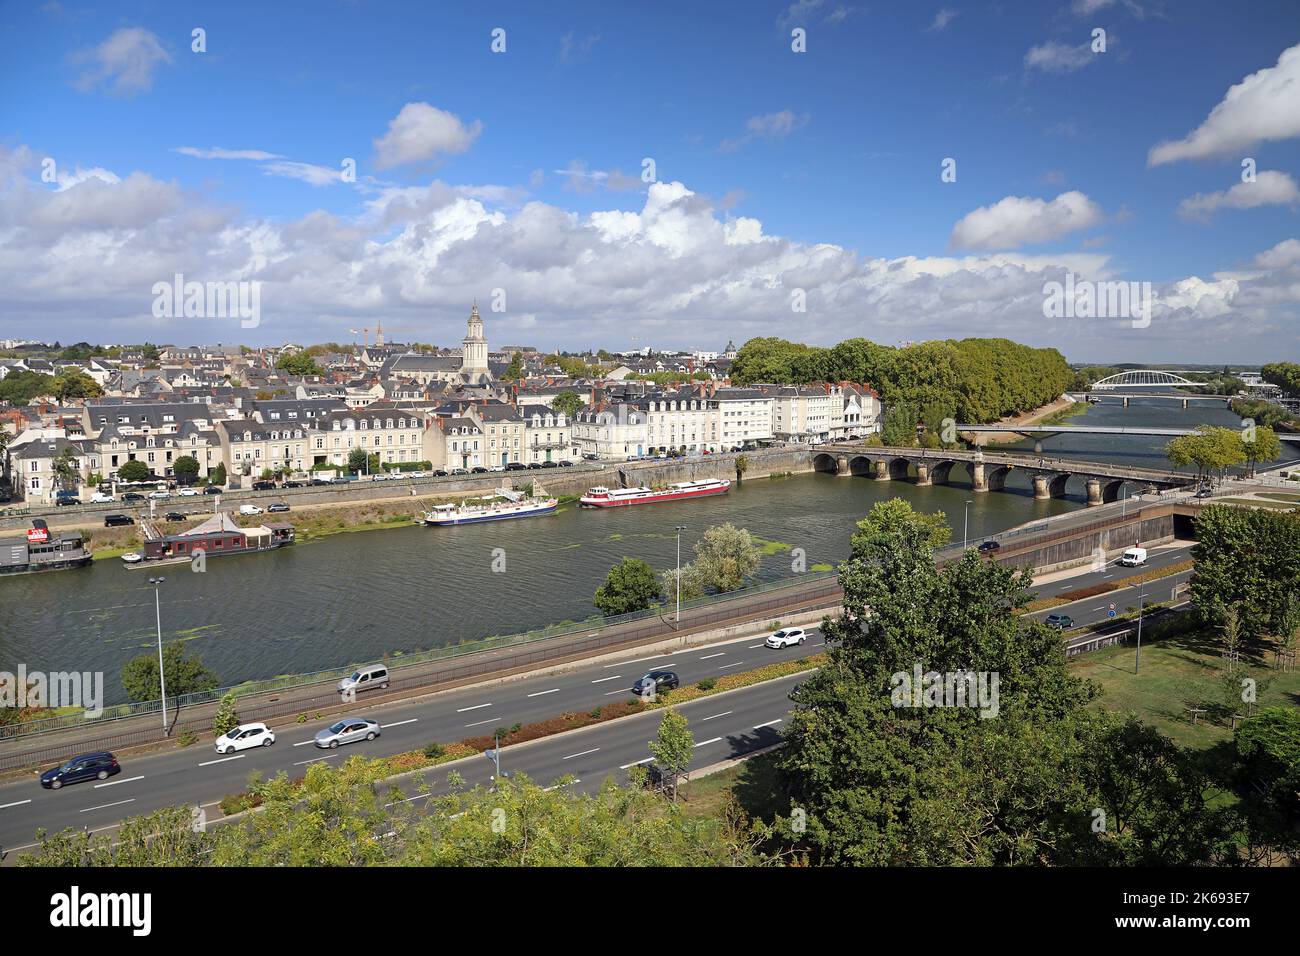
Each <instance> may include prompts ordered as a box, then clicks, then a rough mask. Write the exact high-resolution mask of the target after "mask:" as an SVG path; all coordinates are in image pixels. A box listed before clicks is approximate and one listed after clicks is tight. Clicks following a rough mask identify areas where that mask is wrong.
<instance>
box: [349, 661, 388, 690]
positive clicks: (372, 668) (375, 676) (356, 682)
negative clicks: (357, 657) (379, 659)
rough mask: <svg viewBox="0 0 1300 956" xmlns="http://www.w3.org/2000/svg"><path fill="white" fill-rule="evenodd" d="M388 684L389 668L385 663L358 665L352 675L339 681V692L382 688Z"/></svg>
mask: <svg viewBox="0 0 1300 956" xmlns="http://www.w3.org/2000/svg"><path fill="white" fill-rule="evenodd" d="M387 686H388V668H387V667H385V666H384V665H383V664H370V665H367V666H366V667H358V668H357V669H356V670H355V671H353V672H352V673H351V674H350V675H348V676H347V677H345V678H343V679H342V680H341V681H339V685H338V687H339V693H340V694H347V693H349V692H357V693H359V692H361V691H363V690H374V689H375V688H376V687H378V688H380V689H381V690H382V689H383V688H385V687H387Z"/></svg>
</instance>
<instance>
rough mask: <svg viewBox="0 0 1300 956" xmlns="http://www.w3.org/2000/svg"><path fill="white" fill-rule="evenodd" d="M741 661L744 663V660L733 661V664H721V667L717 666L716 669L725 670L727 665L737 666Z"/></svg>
mask: <svg viewBox="0 0 1300 956" xmlns="http://www.w3.org/2000/svg"><path fill="white" fill-rule="evenodd" d="M743 663H745V662H744V661H736V662H735V663H733V664H723V665H722V666H721V667H719V668H718V670H720V671H725V670H726V669H727V668H728V667H738V666H740V665H741V664H743Z"/></svg>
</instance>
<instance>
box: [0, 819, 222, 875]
mask: <svg viewBox="0 0 1300 956" xmlns="http://www.w3.org/2000/svg"><path fill="white" fill-rule="evenodd" d="M36 839H37V841H38V843H39V846H38V847H37V848H35V849H33V850H31V851H28V852H25V853H22V854H20V855H19V856H18V858H17V862H18V865H19V866H43V867H47V866H48V867H64V868H66V867H75V868H77V869H86V868H89V867H112V866H123V867H126V866H129V867H145V866H147V867H161V866H166V867H187V868H190V867H198V866H208V865H210V863H211V858H210V855H209V854H210V849H211V846H212V838H211V836H210V835H209V834H208V833H206V832H204V830H203V828H202V827H195V826H194V808H193V807H183V806H182V807H163V808H162V809H161V810H154V811H153V812H152V813H147V814H144V815H142V816H137V817H128V818H127V819H126V820H124V821H122V824H121V826H120V827H118V828H116V830H115V831H114V832H112V833H97V834H92V833H90V832H89V831H87V830H81V831H80V832H78V831H74V830H72V829H67V830H63V831H61V832H58V833H47V832H46V831H44V830H41V831H39V832H38V833H37V834H36Z"/></svg>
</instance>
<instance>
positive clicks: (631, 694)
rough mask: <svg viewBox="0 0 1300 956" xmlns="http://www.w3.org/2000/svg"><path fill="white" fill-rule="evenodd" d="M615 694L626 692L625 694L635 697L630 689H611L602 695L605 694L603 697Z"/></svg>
mask: <svg viewBox="0 0 1300 956" xmlns="http://www.w3.org/2000/svg"><path fill="white" fill-rule="evenodd" d="M615 694H627V695H629V696H632V697H635V696H636V695H635V694H633V693H632V692H631V691H630V690H611V691H606V692H605V694H604V696H605V697H613V696H614V695H615Z"/></svg>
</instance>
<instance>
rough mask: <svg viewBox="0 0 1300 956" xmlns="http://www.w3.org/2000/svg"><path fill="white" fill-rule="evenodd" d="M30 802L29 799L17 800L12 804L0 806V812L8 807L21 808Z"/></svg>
mask: <svg viewBox="0 0 1300 956" xmlns="http://www.w3.org/2000/svg"><path fill="white" fill-rule="evenodd" d="M31 802H32V801H31V799H30V798H29V799H27V800H18V801H16V802H14V803H5V804H0V810H8V809H9V808H10V807H21V806H22V805H23V804H24V803H31Z"/></svg>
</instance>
